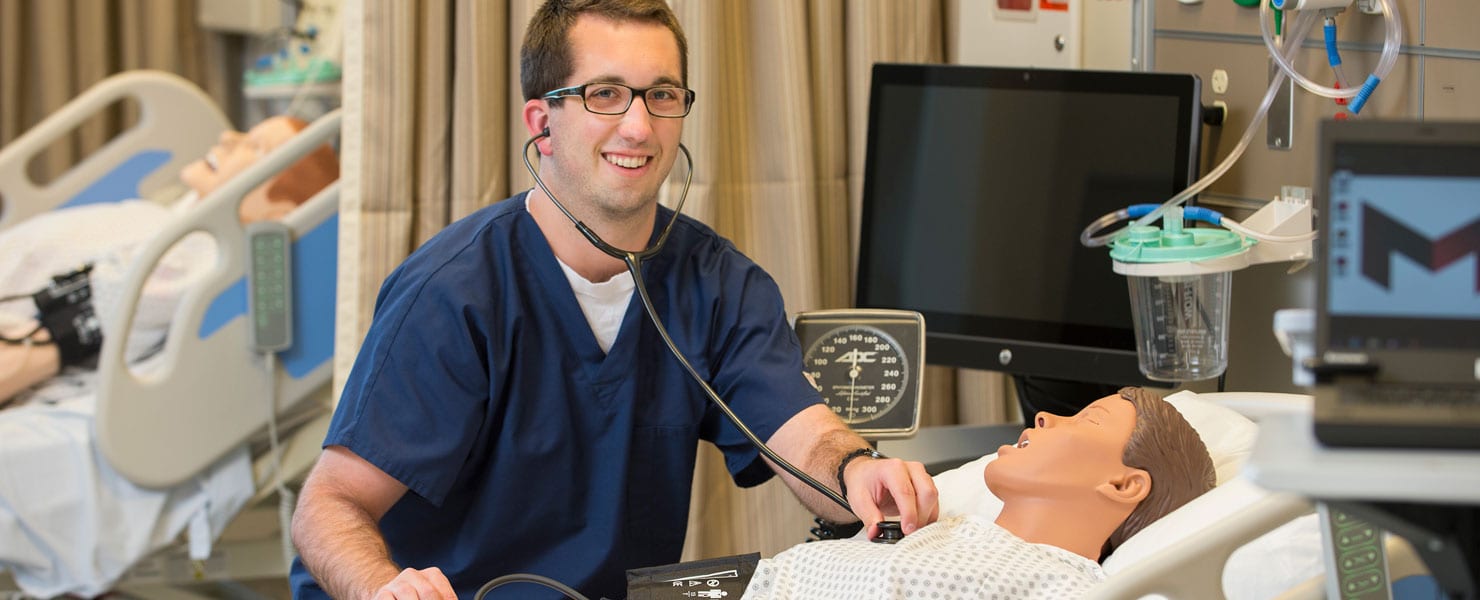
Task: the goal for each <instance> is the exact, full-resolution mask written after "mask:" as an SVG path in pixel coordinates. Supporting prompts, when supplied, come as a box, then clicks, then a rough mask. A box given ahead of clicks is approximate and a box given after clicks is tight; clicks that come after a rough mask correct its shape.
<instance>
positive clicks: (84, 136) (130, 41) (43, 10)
mask: <svg viewBox="0 0 1480 600" xmlns="http://www.w3.org/2000/svg"><path fill="white" fill-rule="evenodd" d="M225 56H226V52H225V45H224V41H223V40H222V39H221V37H220V36H218V35H214V34H211V33H208V32H206V31H204V30H202V29H200V27H199V26H198V25H197V24H196V21H195V0H0V145H4V144H5V143H7V142H9V141H10V140H12V139H15V137H16V136H19V135H20V134H22V133H24V132H25V131H26V130H27V129H29V128H30V127H31V126H33V125H35V124H36V123H37V122H39V121H40V120H41V119H42V118H43V117H45V116H46V115H48V114H50V113H52V112H53V111H55V110H56V109H58V108H60V107H61V106H62V105H63V104H65V103H66V102H67V101H68V100H71V99H72V98H74V97H76V96H77V95H78V94H79V93H81V92H82V91H83V90H85V89H87V88H88V87H89V86H91V85H93V84H94V83H97V82H98V81H99V80H101V79H103V78H105V77H107V76H109V75H113V74H115V73H119V72H122V71H128V70H132V69H159V70H164V71H169V72H172V73H175V74H178V75H181V76H183V77H185V78H186V79H189V80H191V81H194V82H195V83H196V84H197V85H199V86H201V87H202V88H203V89H205V90H206V92H207V93H208V94H210V95H211V97H212V98H214V99H215V100H216V102H217V104H218V105H221V106H226V105H227V104H226V100H227V95H226V91H225V90H226V89H227V88H228V86H227V84H226V81H225V75H224V72H225V69H223V68H222V67H223V64H224V61H225ZM130 110H132V109H129V110H125V109H124V108H122V107H120V108H118V109H115V110H113V111H111V112H109V113H107V114H104V115H101V116H100V117H98V118H95V119H93V120H91V121H88V122H87V123H86V124H84V125H83V126H82V127H80V128H79V129H78V131H77V133H76V134H74V135H73V136H71V137H70V138H69V139H67V140H65V141H63V142H60V143H58V144H57V145H55V146H53V147H52V148H51V149H50V150H48V151H47V152H46V153H45V154H43V155H42V156H41V158H40V160H38V161H37V162H35V163H32V171H31V174H32V176H33V177H35V178H37V179H38V180H39V181H48V180H50V178H51V177H52V176H54V175H56V174H58V173H60V172H62V171H63V170H65V169H66V168H67V167H69V166H70V165H72V164H75V163H76V162H77V160H78V159H80V158H82V157H85V156H87V155H88V154H89V153H90V152H92V151H93V150H94V149H96V148H98V147H99V146H100V145H102V144H103V142H106V141H107V140H108V139H109V138H110V137H111V136H112V135H113V134H114V133H116V132H117V131H118V130H119V129H120V128H121V127H122V126H123V125H124V124H126V123H127V122H129V119H130V118H131V117H130V115H131V114H132V113H131V112H130Z"/></svg>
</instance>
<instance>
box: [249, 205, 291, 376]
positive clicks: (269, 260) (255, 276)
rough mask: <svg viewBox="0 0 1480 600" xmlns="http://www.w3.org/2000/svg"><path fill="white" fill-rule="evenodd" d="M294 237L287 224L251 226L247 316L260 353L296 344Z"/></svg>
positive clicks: (261, 223) (266, 223)
mask: <svg viewBox="0 0 1480 600" xmlns="http://www.w3.org/2000/svg"><path fill="white" fill-rule="evenodd" d="M292 248H293V236H292V232H291V231H290V230H289V229H288V226H287V225H284V224H282V223H279V222H276V221H262V222H258V223H252V224H249V225H247V317H248V318H249V319H251V322H252V347H253V348H254V349H256V350H257V351H259V352H277V351H279V350H287V349H288V348H289V347H291V346H292V345H293V318H292V317H293V302H292V298H293V270H292V260H293V257H292Z"/></svg>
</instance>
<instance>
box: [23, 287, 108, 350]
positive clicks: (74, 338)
mask: <svg viewBox="0 0 1480 600" xmlns="http://www.w3.org/2000/svg"><path fill="white" fill-rule="evenodd" d="M91 272H92V265H83V267H82V268H80V269H77V270H75V271H72V272H70V273H65V274H62V275H57V276H55V277H52V278H51V283H50V284H49V285H47V286H46V287H45V288H42V290H41V291H39V292H36V293H35V294H34V295H32V296H31V298H32V299H33V300H35V302H36V310H37V311H38V313H37V315H36V320H38V321H40V322H41V326H42V327H44V328H46V331H47V332H49V333H50V334H51V340H52V343H55V344H56V345H57V352H58V354H60V355H61V361H62V365H63V366H71V365H79V364H83V363H85V362H87V361H88V360H89V359H91V358H92V357H93V355H95V354H97V353H98V349H99V348H102V347H103V328H102V327H101V326H100V325H99V323H98V317H97V314H96V312H95V311H94V310H93V303H92V285H91V284H90V282H89V280H88V274H89V273H91Z"/></svg>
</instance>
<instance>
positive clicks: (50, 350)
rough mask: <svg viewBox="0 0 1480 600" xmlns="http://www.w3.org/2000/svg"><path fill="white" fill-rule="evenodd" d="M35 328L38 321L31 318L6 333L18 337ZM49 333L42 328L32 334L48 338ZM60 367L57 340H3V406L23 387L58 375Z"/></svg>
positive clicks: (0, 367) (0, 359)
mask: <svg viewBox="0 0 1480 600" xmlns="http://www.w3.org/2000/svg"><path fill="white" fill-rule="evenodd" d="M35 329H36V323H35V322H34V321H32V322H30V323H26V324H24V325H23V326H21V327H17V328H14V329H13V330H11V331H6V332H4V333H5V337H7V338H11V339H16V338H19V337H20V336H23V335H26V333H27V332H29V331H33V330H35ZM49 335H50V334H48V333H46V331H45V330H42V331H37V332H36V333H33V334H31V336H30V337H31V339H33V340H37V341H45V340H46V339H47V338H48V337H49ZM61 369H62V359H61V354H60V353H58V352H57V347H56V345H55V344H31V345H25V344H8V343H3V344H0V406H4V405H5V404H6V403H8V402H10V400H11V399H13V398H15V395H16V394H19V393H21V391H22V390H25V389H26V388H29V387H31V386H33V385H36V384H38V383H41V382H43V381H46V380H47V379H50V378H51V377H53V376H55V375H56V374H57V373H58V372H60V371H61Z"/></svg>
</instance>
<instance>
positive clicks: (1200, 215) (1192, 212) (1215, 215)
mask: <svg viewBox="0 0 1480 600" xmlns="http://www.w3.org/2000/svg"><path fill="white" fill-rule="evenodd" d="M1160 206H1161V205H1160V204H1132V205H1130V206H1127V207H1125V213H1126V215H1127V216H1129V217H1130V218H1132V219H1139V218H1141V217H1144V216H1146V215H1149V214H1151V211H1153V210H1156V209H1157V208H1159V207H1160ZM1182 218H1183V219H1192V220H1194V221H1202V222H1204V223H1207V224H1209V225H1222V224H1223V214H1222V213H1220V212H1218V211H1216V210H1213V209H1210V208H1203V207H1201V206H1184V207H1182Z"/></svg>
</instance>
